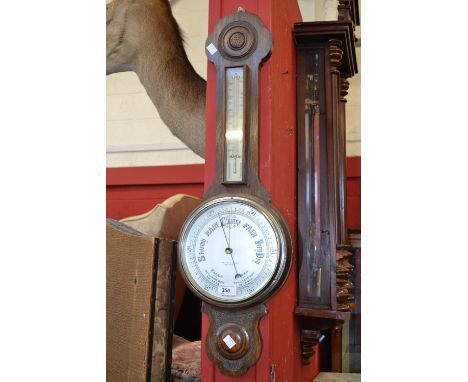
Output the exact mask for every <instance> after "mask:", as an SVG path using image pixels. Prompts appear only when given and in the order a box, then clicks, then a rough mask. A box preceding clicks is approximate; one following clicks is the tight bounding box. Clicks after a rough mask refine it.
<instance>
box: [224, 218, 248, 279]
mask: <svg viewBox="0 0 468 382" xmlns="http://www.w3.org/2000/svg"><path fill="white" fill-rule="evenodd" d="M218 218H219V223H220V224H221V228H222V229H223V233H224V238H225V239H226V244H227V248H226V253H227V254H229V255H230V256H231V260H232V265H234V270H235V271H236V275H235V278H236V279H238V278H239V277H242V275H241V274H240V273H239V272H237V268H236V263H235V262H234V257H233V256H232V249H231V247H230V246H229V241H228V238H227V236H226V232H225V231H224V225H223V221H222V220H221V216H220V215H219V213H218ZM229 228H230V227H229ZM229 235H230V233H229Z"/></svg>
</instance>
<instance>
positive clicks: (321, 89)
mask: <svg viewBox="0 0 468 382" xmlns="http://www.w3.org/2000/svg"><path fill="white" fill-rule="evenodd" d="M340 7H341V8H340ZM340 7H339V8H338V9H339V20H337V21H323V22H306V23H297V24H295V25H294V29H293V35H294V40H295V43H296V59H297V61H296V62H297V63H296V65H297V106H296V107H297V129H298V131H297V163H298V183H297V189H298V191H297V192H298V197H297V210H298V233H299V238H298V257H299V260H298V261H299V263H298V266H299V291H298V293H299V296H298V297H299V298H298V306H297V308H296V310H295V314H296V316H298V318H299V323H300V328H301V344H302V358H303V363H305V364H307V363H309V362H310V357H311V356H312V355H313V354H314V346H315V345H316V344H318V343H319V342H321V340H322V339H323V338H324V333H328V334H329V333H332V334H331V337H332V338H331V347H332V348H333V349H332V360H331V364H332V365H331V369H332V370H333V371H341V341H340V339H341V327H342V325H343V323H344V322H345V321H346V320H348V319H349V317H350V313H349V312H350V311H351V310H352V308H353V306H354V298H353V296H352V289H353V285H352V283H351V271H352V269H353V267H352V265H351V264H350V263H349V257H350V256H351V254H352V252H351V251H350V250H351V247H350V245H349V243H348V238H347V232H346V231H347V228H346V183H345V180H346V147H345V145H346V138H345V135H346V132H345V130H346V118H345V105H346V98H345V96H346V94H347V90H348V86H349V83H348V81H347V79H348V78H350V77H352V76H353V75H354V74H355V73H356V72H357V62H356V54H355V37H354V21H355V20H353V17H352V14H351V12H350V11H351V10H352V9H353V8H350V3H349V1H340ZM333 353H335V355H333Z"/></svg>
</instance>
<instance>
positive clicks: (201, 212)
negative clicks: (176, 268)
mask: <svg viewBox="0 0 468 382" xmlns="http://www.w3.org/2000/svg"><path fill="white" fill-rule="evenodd" d="M179 262H180V265H181V270H182V274H183V276H184V278H185V280H186V282H187V285H188V286H189V288H190V289H191V290H192V291H193V292H194V293H195V294H196V295H198V296H199V297H200V298H201V299H202V300H204V301H206V302H210V303H212V304H214V305H218V306H225V307H227V306H230V307H239V306H247V305H252V304H255V303H258V302H260V301H264V300H265V299H267V298H268V297H270V296H271V294H272V293H274V292H275V291H276V290H277V289H279V288H280V287H281V285H282V284H283V283H284V280H285V279H286V277H287V274H288V272H289V269H290V266H291V246H290V236H289V231H288V230H287V227H286V225H285V223H284V222H283V219H282V218H281V216H280V215H279V214H278V213H277V212H276V211H275V210H274V209H273V208H272V207H271V206H269V205H267V204H265V203H264V202H262V201H260V200H258V199H256V198H255V199H254V198H251V197H248V198H247V197H244V196H223V197H216V198H214V199H210V200H208V201H206V202H204V203H203V204H202V205H200V206H199V207H198V208H197V209H196V210H195V211H194V212H192V214H191V215H190V216H189V217H188V219H187V221H186V222H185V224H184V226H183V227H182V230H181V235H180V240H179Z"/></svg>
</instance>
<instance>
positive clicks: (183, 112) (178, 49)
mask: <svg viewBox="0 0 468 382" xmlns="http://www.w3.org/2000/svg"><path fill="white" fill-rule="evenodd" d="M106 6H107V12H106V13H107V14H106V37H107V41H106V57H107V67H106V72H107V75H109V74H112V73H117V72H126V71H134V72H135V73H136V74H137V75H138V77H139V79H140V81H141V83H142V84H143V86H144V87H145V89H146V91H147V93H148V95H149V97H150V98H151V100H152V102H153V104H154V105H155V106H156V108H157V110H158V112H159V115H160V117H161V119H162V120H163V121H164V122H165V123H166V125H167V126H168V127H169V129H170V130H171V132H172V133H173V134H174V135H175V136H177V137H178V138H179V139H180V140H181V141H182V142H184V143H185V144H186V145H187V146H188V147H189V148H190V149H192V150H193V151H194V152H195V153H196V154H198V155H200V156H201V157H204V155H205V102H206V101H205V94H206V83H205V81H204V80H203V78H201V77H200V76H199V75H198V74H197V73H196V72H195V70H194V69H193V67H192V65H191V64H190V62H189V60H188V58H187V55H186V53H185V50H184V46H183V39H182V37H181V32H180V29H179V26H178V25H177V22H176V20H175V19H174V16H173V15H172V11H171V6H170V4H169V2H168V1H167V0H113V1H111V2H108V3H107V4H106ZM201 49H203V48H202V47H201Z"/></svg>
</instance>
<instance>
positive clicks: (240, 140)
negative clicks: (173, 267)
mask: <svg viewBox="0 0 468 382" xmlns="http://www.w3.org/2000/svg"><path fill="white" fill-rule="evenodd" d="M271 47H272V39H271V34H270V32H269V31H268V30H267V29H266V28H265V27H264V25H263V23H262V22H261V20H260V19H259V18H258V17H257V16H256V15H254V14H251V13H248V12H244V11H243V10H239V12H237V13H235V14H231V15H228V16H226V17H224V18H222V19H221V20H219V21H218V23H217V24H216V26H215V28H214V31H213V33H212V34H211V35H210V36H208V38H207V42H206V52H207V56H208V59H209V60H210V61H212V62H213V63H214V64H215V66H216V70H217V79H216V80H217V82H216V95H217V97H216V100H217V105H216V120H217V126H216V134H217V136H216V142H217V143H216V145H217V148H216V150H217V151H216V170H217V178H216V179H215V180H214V182H213V184H212V185H211V187H210V188H209V189H208V191H207V192H206V194H205V197H206V198H207V200H205V202H204V203H202V204H201V205H200V206H199V207H198V208H197V209H196V210H195V211H193V212H192V214H191V215H190V216H189V217H188V218H187V220H186V222H185V224H184V226H183V227H182V230H181V234H180V239H179V261H180V268H181V270H182V275H183V276H184V278H185V281H186V283H187V285H188V287H189V288H190V289H191V290H192V291H193V292H194V293H195V294H196V295H197V296H198V297H200V298H201V299H202V301H204V304H203V310H204V312H205V313H206V314H207V315H208V316H209V319H210V328H209V330H208V334H207V337H206V340H205V343H206V352H207V355H208V357H209V358H210V359H211V360H212V361H213V362H214V363H215V364H217V365H218V367H219V369H220V371H221V372H222V373H223V374H225V375H229V376H237V375H243V374H245V373H246V371H247V370H248V368H249V367H250V366H252V365H253V364H255V363H256V362H257V360H258V358H259V357H260V354H261V351H262V340H261V336H260V332H259V330H258V325H259V321H260V319H261V317H262V316H264V315H265V314H267V307H266V305H265V304H264V302H265V301H266V300H267V299H268V298H270V297H271V296H272V295H273V294H274V293H275V292H276V291H277V290H278V289H279V288H280V287H281V286H282V285H283V284H284V282H285V280H286V278H287V276H288V274H289V270H290V267H291V256H292V249H291V239H290V234H289V230H288V228H287V226H286V224H285V222H284V219H283V218H282V217H281V215H280V214H279V213H278V212H277V211H276V209H275V208H274V207H273V206H271V204H270V198H269V195H268V193H267V192H266V190H265V189H264V188H263V186H262V184H261V183H260V181H259V178H258V152H259V149H258V145H259V142H258V101H259V94H258V93H259V90H258V89H259V84H258V79H259V66H260V64H261V62H262V60H264V59H265V58H266V57H267V56H268V54H269V53H270V51H271Z"/></svg>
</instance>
